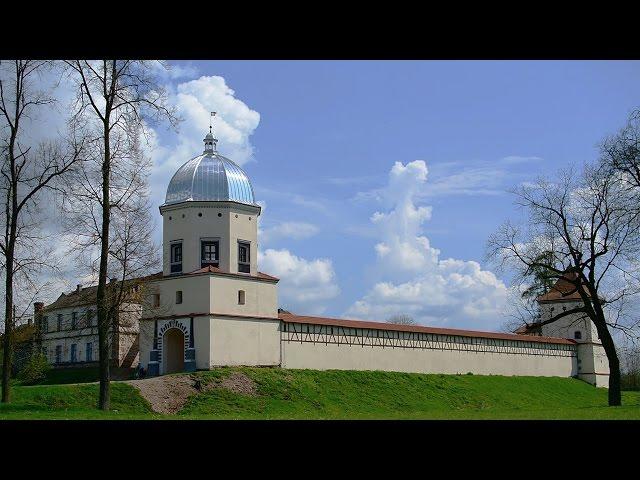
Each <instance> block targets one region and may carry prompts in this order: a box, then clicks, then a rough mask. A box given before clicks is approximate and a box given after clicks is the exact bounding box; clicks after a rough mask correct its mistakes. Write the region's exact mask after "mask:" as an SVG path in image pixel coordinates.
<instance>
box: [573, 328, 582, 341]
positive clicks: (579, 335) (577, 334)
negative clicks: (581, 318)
mask: <svg viewBox="0 0 640 480" xmlns="http://www.w3.org/2000/svg"><path fill="white" fill-rule="evenodd" d="M573 338H575V339H576V340H582V332H581V331H580V330H576V331H575V332H573Z"/></svg>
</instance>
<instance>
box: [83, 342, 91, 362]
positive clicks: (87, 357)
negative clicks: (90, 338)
mask: <svg viewBox="0 0 640 480" xmlns="http://www.w3.org/2000/svg"><path fill="white" fill-rule="evenodd" d="M85 357H86V360H87V362H93V343H91V342H87V351H86V352H85Z"/></svg>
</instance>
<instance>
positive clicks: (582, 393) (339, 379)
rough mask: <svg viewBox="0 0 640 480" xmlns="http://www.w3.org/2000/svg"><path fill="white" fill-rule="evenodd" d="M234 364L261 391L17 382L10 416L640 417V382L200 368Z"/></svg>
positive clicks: (211, 377)
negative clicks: (163, 409)
mask: <svg viewBox="0 0 640 480" xmlns="http://www.w3.org/2000/svg"><path fill="white" fill-rule="evenodd" d="M233 372H240V373H243V374H245V375H247V376H248V377H250V378H251V379H253V381H254V382H255V383H256V386H257V391H258V395H256V396H250V395H242V394H238V393H234V392H232V391H230V390H227V389H223V388H214V389H212V390H209V391H206V392H202V393H199V394H197V395H194V396H192V397H191V398H190V399H189V401H188V402H187V404H186V405H185V407H184V408H183V410H182V411H181V412H180V413H179V414H178V415H174V416H163V415H158V414H155V413H153V412H152V411H151V409H150V407H149V405H148V404H147V402H146V401H145V400H144V399H143V398H142V397H141V396H140V395H139V393H138V391H137V389H135V388H134V387H132V386H130V385H128V384H124V383H118V382H114V383H112V411H110V412H101V411H98V410H97V409H96V408H95V403H96V399H97V397H98V385H97V384H87V385H37V386H18V385H16V386H15V387H14V388H13V389H12V392H13V402H12V403H11V404H8V405H5V404H0V419H20V418H30V419H41V418H42V419H98V418H104V419H134V418H140V419H153V418H172V419H196V418H197V419H201V418H211V419H244V418H248V419H276V418H278V419H449V418H451V419H640V392H624V393H623V403H624V406H622V407H613V408H610V407H607V406H606V403H607V392H606V390H604V389H596V388H594V387H592V386H590V385H588V384H586V383H584V382H581V381H579V380H574V379H564V378H548V377H500V376H478V375H421V374H412V373H395V372H393V373H392V372H356V371H338V370H333V371H316V370H283V369H279V368H248V367H238V368H235V367H234V368H219V369H216V370H213V371H208V372H198V373H197V374H196V375H197V376H198V377H200V378H201V379H202V380H203V381H204V382H205V383H208V382H212V381H215V380H220V379H222V378H224V377H226V376H228V375H230V374H231V373H233Z"/></svg>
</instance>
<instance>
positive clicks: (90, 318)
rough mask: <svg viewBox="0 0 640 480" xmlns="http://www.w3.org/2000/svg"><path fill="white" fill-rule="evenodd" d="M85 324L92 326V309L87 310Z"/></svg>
mask: <svg viewBox="0 0 640 480" xmlns="http://www.w3.org/2000/svg"><path fill="white" fill-rule="evenodd" d="M87 326H89V327H92V326H93V309H91V308H90V309H89V310H87Z"/></svg>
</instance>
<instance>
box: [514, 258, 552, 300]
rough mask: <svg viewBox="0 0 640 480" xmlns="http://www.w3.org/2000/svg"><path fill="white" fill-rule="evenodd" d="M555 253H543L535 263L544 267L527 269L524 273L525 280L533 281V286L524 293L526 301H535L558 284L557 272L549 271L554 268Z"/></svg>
mask: <svg viewBox="0 0 640 480" xmlns="http://www.w3.org/2000/svg"><path fill="white" fill-rule="evenodd" d="M554 260H555V257H554V254H553V252H549V251H547V252H542V253H541V254H540V255H538V257H536V258H535V263H540V264H542V265H544V266H532V267H529V268H527V270H526V272H525V273H524V276H525V278H529V279H530V280H531V286H529V288H527V289H526V290H525V291H524V292H522V298H524V299H526V300H535V299H536V298H538V297H539V296H540V295H544V294H545V293H547V292H548V291H549V290H551V288H552V287H553V285H554V284H555V282H556V277H555V272H553V271H552V270H550V269H549V267H553V266H554Z"/></svg>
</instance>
